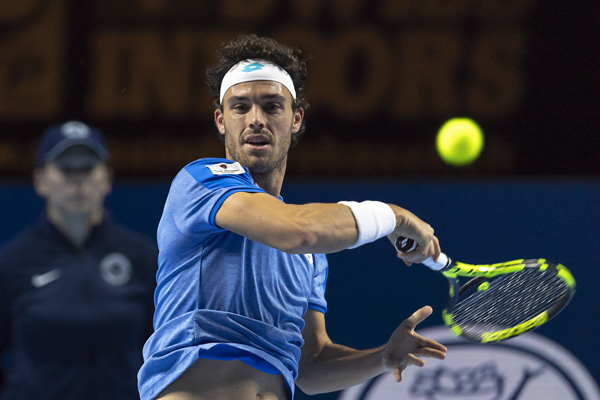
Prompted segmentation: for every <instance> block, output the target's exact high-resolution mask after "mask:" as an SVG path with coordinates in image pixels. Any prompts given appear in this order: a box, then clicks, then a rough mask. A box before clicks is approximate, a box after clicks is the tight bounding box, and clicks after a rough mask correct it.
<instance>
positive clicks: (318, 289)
mask: <svg viewBox="0 0 600 400" xmlns="http://www.w3.org/2000/svg"><path fill="white" fill-rule="evenodd" d="M314 263H315V275H314V277H313V285H312V291H311V295H310V299H309V300H308V308H312V309H313V310H317V311H320V312H322V313H323V314H325V312H326V311H327V301H326V300H325V287H326V285H327V275H328V274H329V265H328V264H327V257H326V256H325V254H315V255H314Z"/></svg>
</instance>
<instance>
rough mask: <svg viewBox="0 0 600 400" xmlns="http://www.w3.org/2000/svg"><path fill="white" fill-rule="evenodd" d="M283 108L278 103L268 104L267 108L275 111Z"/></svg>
mask: <svg viewBox="0 0 600 400" xmlns="http://www.w3.org/2000/svg"><path fill="white" fill-rule="evenodd" d="M279 109H281V106H280V105H279V104H277V103H271V104H267V105H266V106H265V110H270V111H275V110H279Z"/></svg>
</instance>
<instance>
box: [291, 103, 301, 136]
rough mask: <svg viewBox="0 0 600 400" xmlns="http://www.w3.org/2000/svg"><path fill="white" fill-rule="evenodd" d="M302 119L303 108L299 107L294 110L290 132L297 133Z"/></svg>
mask: <svg viewBox="0 0 600 400" xmlns="http://www.w3.org/2000/svg"><path fill="white" fill-rule="evenodd" d="M303 119H304V108H302V107H300V108H298V109H297V110H296V111H294V121H293V123H292V133H297V132H298V131H299V130H300V127H301V126H302V120H303Z"/></svg>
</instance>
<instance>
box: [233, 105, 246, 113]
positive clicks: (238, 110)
mask: <svg viewBox="0 0 600 400" xmlns="http://www.w3.org/2000/svg"><path fill="white" fill-rule="evenodd" d="M233 109H234V110H235V111H237V112H243V111H246V110H247V109H248V107H246V106H245V105H243V104H237V105H235V106H233Z"/></svg>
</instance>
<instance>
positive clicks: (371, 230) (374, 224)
mask: <svg viewBox="0 0 600 400" xmlns="http://www.w3.org/2000/svg"><path fill="white" fill-rule="evenodd" d="M339 204H343V205H345V206H348V207H350V210H352V214H354V219H356V225H357V226H358V241H357V242H356V243H355V244H354V245H353V246H352V247H348V248H349V249H354V248H356V247H358V246H362V245H363V244H366V243H370V242H374V241H375V240H377V239H379V238H382V237H384V236H387V235H389V234H390V233H392V232H393V231H394V229H396V214H394V210H392V207H390V206H388V205H387V204H385V203H382V202H380V201H363V202H361V203H357V202H356V201H340V202H339Z"/></svg>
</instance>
